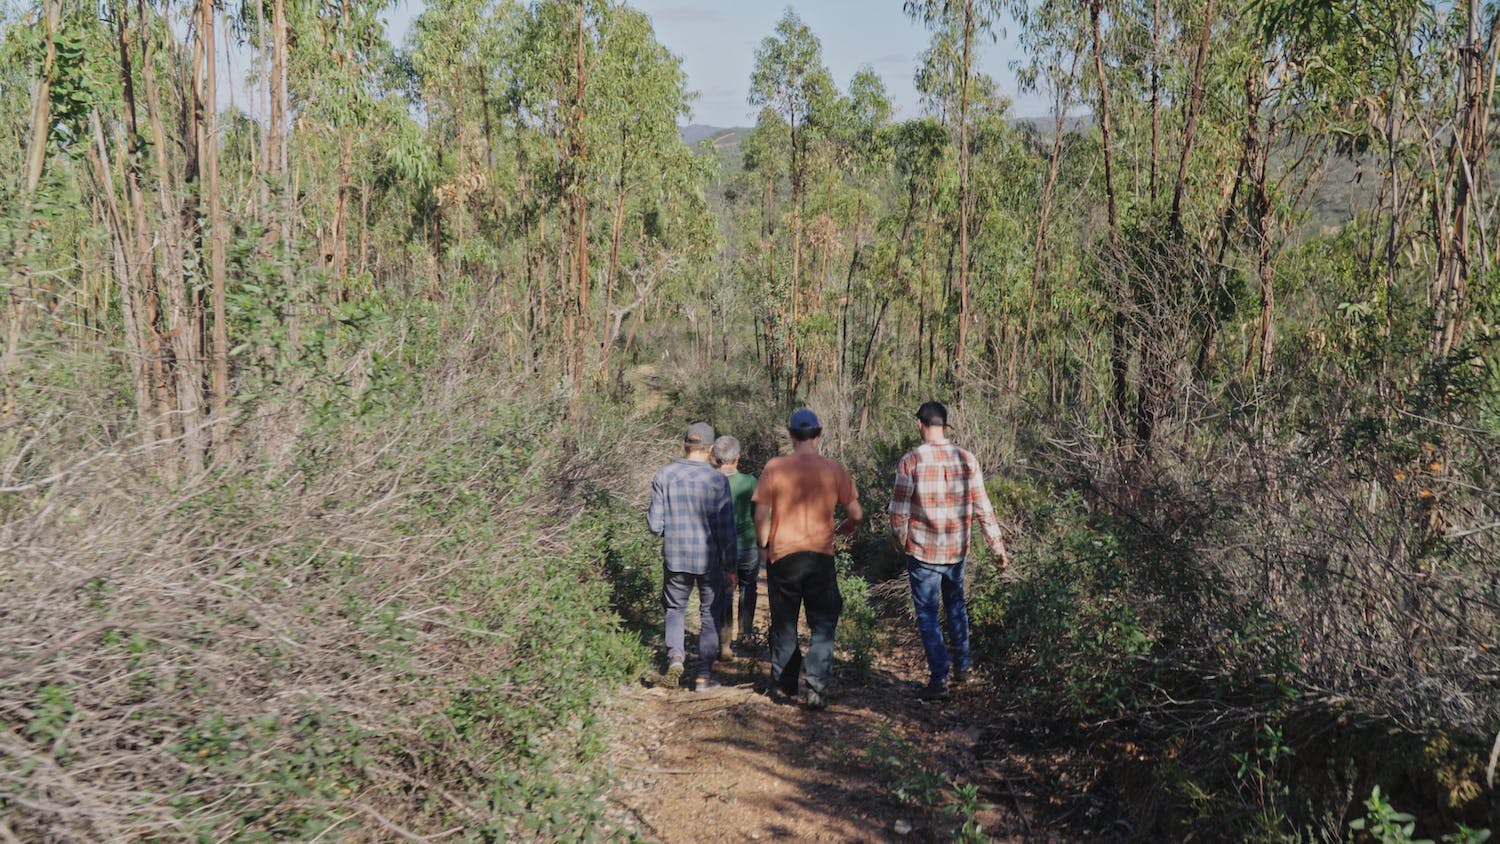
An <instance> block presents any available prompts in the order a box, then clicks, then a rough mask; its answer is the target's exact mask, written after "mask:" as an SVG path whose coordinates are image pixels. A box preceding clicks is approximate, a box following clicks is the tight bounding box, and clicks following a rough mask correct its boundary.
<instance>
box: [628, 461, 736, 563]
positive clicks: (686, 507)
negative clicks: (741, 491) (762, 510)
mask: <svg viewBox="0 0 1500 844" xmlns="http://www.w3.org/2000/svg"><path fill="white" fill-rule="evenodd" d="M646 523H647V524H648V525H650V526H651V532H652V533H654V534H656V535H657V536H660V537H662V538H663V539H664V541H663V542H662V546H661V553H662V559H663V560H664V561H665V562H666V565H667V571H675V572H683V573H686V574H707V573H708V572H709V571H710V570H711V569H713V568H716V567H717V568H720V569H722V570H725V571H733V567H734V565H735V531H734V499H733V497H732V496H731V495H730V493H729V479H728V478H726V477H724V475H723V474H722V473H721V472H719V470H718V469H715V468H714V467H712V466H710V465H708V464H707V463H704V462H702V461H699V460H687V459H679V460H675V461H673V462H672V463H670V464H668V465H666V466H663V467H662V468H661V469H660V470H658V471H657V473H656V477H655V478H653V479H652V480H651V510H650V512H648V513H647V514H646Z"/></svg>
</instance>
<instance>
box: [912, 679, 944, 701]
mask: <svg viewBox="0 0 1500 844" xmlns="http://www.w3.org/2000/svg"><path fill="white" fill-rule="evenodd" d="M948 695H949V692H948V681H947V680H933V681H931V682H929V683H928V684H927V685H925V686H923V687H922V688H920V689H917V699H918V700H947V699H948Z"/></svg>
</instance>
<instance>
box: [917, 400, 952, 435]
mask: <svg viewBox="0 0 1500 844" xmlns="http://www.w3.org/2000/svg"><path fill="white" fill-rule="evenodd" d="M917 418H918V419H920V420H922V424H923V425H926V426H927V427H929V428H934V427H943V428H946V427H948V408H946V407H943V403H942V402H940V401H928V402H922V406H921V407H919V408H917Z"/></svg>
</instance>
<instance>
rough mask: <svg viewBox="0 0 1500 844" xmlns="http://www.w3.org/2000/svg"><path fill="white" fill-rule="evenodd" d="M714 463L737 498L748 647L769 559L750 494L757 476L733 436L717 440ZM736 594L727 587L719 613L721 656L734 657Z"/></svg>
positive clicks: (743, 639)
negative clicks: (758, 536)
mask: <svg viewBox="0 0 1500 844" xmlns="http://www.w3.org/2000/svg"><path fill="white" fill-rule="evenodd" d="M712 456H713V461H714V465H716V466H718V467H719V471H720V472H723V473H724V475H725V477H727V478H728V479H729V494H730V497H731V498H733V499H734V528H735V536H736V542H735V547H736V557H735V560H736V562H737V567H738V572H739V578H738V579H739V599H738V601H739V605H740V612H739V615H740V631H739V643H740V646H741V647H745V646H746V645H747V644H748V643H749V639H750V635H751V633H752V631H753V630H754V623H755V597H756V595H757V589H756V581H758V580H759V579H760V567H761V564H762V563H763V562H765V560H764V557H765V553H766V552H765V550H764V549H762V548H760V547H759V546H757V545H756V543H755V504H754V503H753V502H751V500H750V496H751V495H752V494H754V492H755V476H754V475H750V474H746V473H744V472H741V471H740V441H739V440H737V439H735V438H734V437H730V436H723V437H719V438H718V439H716V440H714V447H713V451H712ZM735 600H736V599H735V595H734V593H733V592H730V591H726V592H725V593H724V597H723V599H722V600H721V602H720V605H719V612H718V614H717V616H716V617H717V618H718V624H719V658H720V659H726V660H727V659H733V658H734V654H733V652H732V651H731V650H730V647H729V638H730V637H729V633H730V630H731V628H732V623H733V621H734V604H735Z"/></svg>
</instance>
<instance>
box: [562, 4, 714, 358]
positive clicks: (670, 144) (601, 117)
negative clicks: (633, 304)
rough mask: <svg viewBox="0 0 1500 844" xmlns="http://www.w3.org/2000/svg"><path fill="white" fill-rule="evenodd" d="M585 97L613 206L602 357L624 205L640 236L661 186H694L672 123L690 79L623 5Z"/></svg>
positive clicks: (600, 175) (600, 173)
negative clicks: (631, 211)
mask: <svg viewBox="0 0 1500 844" xmlns="http://www.w3.org/2000/svg"><path fill="white" fill-rule="evenodd" d="M588 97H589V107H588V111H589V113H590V114H591V115H593V117H592V119H591V121H590V124H589V128H590V138H589V145H590V146H591V147H592V148H593V149H595V150H598V155H597V156H596V159H595V164H594V171H595V173H596V175H597V178H596V179H595V180H594V181H595V183H597V184H601V185H607V186H609V187H610V188H612V190H611V191H610V193H612V196H609V197H601V198H600V201H601V203H603V204H606V205H607V206H608V207H609V208H610V212H609V215H610V219H609V256H608V262H607V264H606V266H605V271H604V279H603V282H604V284H603V286H604V290H603V307H602V314H603V315H604V316H605V317H606V319H602V320H601V321H600V323H601V327H602V330H601V336H600V341H601V347H602V350H601V361H602V360H604V359H606V358H607V356H608V352H609V347H610V344H611V342H612V341H613V339H614V338H615V337H616V336H618V334H619V325H618V322H619V319H618V318H615V319H613V320H611V319H608V318H609V317H613V316H614V314H615V310H616V308H615V302H614V295H615V291H616V289H617V288H618V287H619V286H620V284H621V281H622V280H623V279H622V272H624V270H622V266H621V252H622V248H623V247H624V246H625V243H626V227H627V221H626V210H627V206H628V205H630V203H631V202H632V200H634V202H635V205H636V212H637V213H636V214H635V215H634V216H633V219H634V226H635V228H636V230H637V231H638V232H641V233H642V234H644V233H645V230H646V226H645V222H644V221H645V218H646V217H647V216H648V214H650V213H652V211H653V210H659V208H660V203H661V200H662V199H664V198H665V196H664V194H663V192H662V187H663V186H664V185H666V184H668V183H674V182H675V183H677V184H679V185H680V186H682V187H683V188H685V189H686V190H687V191H688V192H689V193H690V194H696V193H697V192H698V190H699V188H697V187H696V186H694V184H693V183H694V181H695V177H694V176H692V175H690V174H688V173H684V172H683V171H684V170H688V171H690V170H692V169H693V167H694V161H695V160H694V158H693V157H692V156H691V155H688V154H687V153H688V150H687V148H686V147H685V146H684V145H683V143H682V139H681V135H680V133H679V131H678V128H677V121H678V118H680V117H686V116H687V114H688V104H689V95H688V92H687V76H686V74H684V73H683V70H682V64H681V60H680V59H678V58H677V57H676V56H674V55H673V54H672V53H671V52H670V51H668V50H667V49H666V47H664V46H662V45H661V43H660V42H658V41H657V40H656V36H655V33H654V31H653V30H652V27H651V21H650V20H649V19H648V18H647V17H646V16H645V15H643V14H641V13H640V12H637V11H635V10H633V9H629V8H625V7H621V8H619V9H617V10H615V12H614V14H613V18H612V20H611V25H610V31H609V39H608V42H607V43H606V44H605V46H604V49H603V51H602V53H601V54H600V56H599V61H598V66H597V68H596V70H595V71H594V73H593V84H592V85H591V86H590V88H589V94H588ZM658 219H659V218H658ZM633 251H634V252H635V255H634V256H633V257H634V261H635V263H637V264H639V263H640V262H642V261H648V260H649V259H648V257H647V255H646V254H645V253H646V252H647V251H649V250H643V249H639V248H637V249H635V250H633ZM637 269H638V268H637ZM640 289H644V288H638V292H639V291H640ZM644 295H645V294H644V293H640V296H644Z"/></svg>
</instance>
